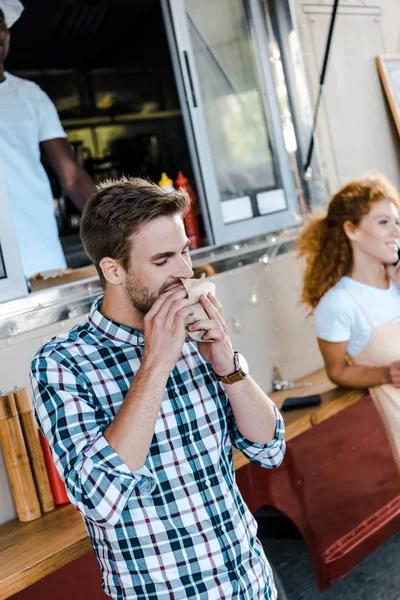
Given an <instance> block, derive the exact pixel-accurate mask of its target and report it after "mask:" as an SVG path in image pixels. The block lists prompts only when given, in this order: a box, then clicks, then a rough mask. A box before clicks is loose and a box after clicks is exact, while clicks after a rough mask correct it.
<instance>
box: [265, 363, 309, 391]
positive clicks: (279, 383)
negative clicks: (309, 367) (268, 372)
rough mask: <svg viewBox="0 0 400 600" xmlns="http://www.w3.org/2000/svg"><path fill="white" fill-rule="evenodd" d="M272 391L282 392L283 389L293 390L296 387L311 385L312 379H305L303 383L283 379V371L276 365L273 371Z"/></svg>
mask: <svg viewBox="0 0 400 600" xmlns="http://www.w3.org/2000/svg"><path fill="white" fill-rule="evenodd" d="M271 383H272V391H273V392H280V391H281V390H293V389H295V388H304V387H310V386H311V385H312V383H311V381H303V382H301V383H295V382H294V381H288V380H287V379H282V376H281V372H280V370H279V368H278V367H274V369H273V373H272V382H271Z"/></svg>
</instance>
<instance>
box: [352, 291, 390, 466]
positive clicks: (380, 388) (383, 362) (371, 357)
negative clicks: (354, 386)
mask: <svg viewBox="0 0 400 600" xmlns="http://www.w3.org/2000/svg"><path fill="white" fill-rule="evenodd" d="M343 287H344V288H345V289H346V292H347V293H348V294H350V296H351V297H352V298H353V300H354V302H355V303H356V304H357V306H358V308H359V309H360V310H361V312H362V313H363V315H364V316H365V318H366V319H367V321H368V323H369V324H370V326H371V327H372V333H371V337H370V338H369V341H368V344H367V345H366V347H365V348H364V350H362V352H360V354H357V356H352V357H351V361H352V362H353V363H354V364H356V365H359V366H363V367H385V366H388V365H390V364H391V363H392V362H395V361H398V360H400V316H399V317H397V318H396V319H393V320H391V321H388V322H387V323H384V324H383V325H377V326H374V325H373V324H372V322H371V319H370V318H369V316H368V315H367V313H366V312H365V310H364V309H363V308H362V307H361V306H360V304H359V303H358V302H357V300H356V299H355V297H354V296H353V294H352V293H351V292H350V290H348V289H347V288H346V286H343ZM369 393H370V395H371V397H372V400H373V402H374V404H375V407H376V409H377V411H378V413H379V415H380V417H381V419H382V422H383V424H384V427H385V430H386V435H387V436H388V439H389V442H390V445H391V448H392V452H393V455H394V458H395V460H396V463H397V466H398V467H399V469H400V389H398V388H395V387H394V386H393V385H392V384H385V385H377V386H374V387H371V388H369Z"/></svg>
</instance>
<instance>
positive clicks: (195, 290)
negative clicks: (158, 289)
mask: <svg viewBox="0 0 400 600" xmlns="http://www.w3.org/2000/svg"><path fill="white" fill-rule="evenodd" d="M181 281H182V284H183V286H184V288H185V290H186V291H187V294H188V298H189V306H190V307H191V308H192V310H193V312H194V315H192V316H190V317H188V318H187V319H186V321H185V326H186V328H187V326H188V325H190V323H194V322H195V321H203V320H204V319H209V316H208V315H207V313H206V311H205V310H204V308H203V306H202V304H201V302H200V296H201V294H208V293H209V292H211V293H212V294H215V285H214V284H213V282H212V281H209V280H208V279H206V276H205V275H204V273H203V275H202V276H201V277H200V279H181ZM186 331H187V335H188V337H189V338H190V339H191V340H194V341H195V342H201V341H204V342H211V341H212V340H203V335H204V334H205V333H206V330H205V329H200V330H199V331H189V330H188V329H186Z"/></svg>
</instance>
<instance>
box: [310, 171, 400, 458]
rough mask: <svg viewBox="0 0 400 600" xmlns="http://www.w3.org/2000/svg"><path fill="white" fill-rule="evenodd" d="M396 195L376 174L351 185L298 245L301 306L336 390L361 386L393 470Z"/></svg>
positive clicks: (399, 385)
mask: <svg viewBox="0 0 400 600" xmlns="http://www.w3.org/2000/svg"><path fill="white" fill-rule="evenodd" d="M399 209H400V198H399V195H398V193H397V191H396V190H395V189H394V187H393V186H392V185H391V184H390V183H389V182H388V181H387V180H386V179H385V178H384V177H381V176H375V177H370V178H366V179H362V180H358V181H353V182H351V183H349V184H348V185H346V186H344V187H343V188H342V189H340V190H339V191H338V192H337V194H335V195H334V196H333V198H332V199H331V201H330V203H329V207H328V213H327V215H326V216H325V217H324V218H318V219H314V220H313V221H312V222H311V223H309V224H308V226H307V227H306V228H305V229H304V231H303V232H302V234H301V236H300V238H299V241H298V250H299V254H300V256H304V257H305V258H306V269H305V272H304V282H303V284H304V285H303V292H302V302H303V303H304V304H306V305H307V306H308V307H309V308H310V310H311V312H313V313H314V320H315V327H316V333H317V338H318V343H319V347H320V350H321V353H322V356H323V358H324V362H325V367H326V371H327V373H328V376H329V378H330V379H331V380H332V381H333V382H334V383H336V384H337V385H340V386H344V387H353V388H369V392H370V395H371V396H372V398H373V400H374V403H375V406H376V407H377V409H378V412H379V414H380V415H381V418H382V420H383V423H384V425H385V428H386V432H387V435H388V438H389V441H390V443H391V446H392V450H393V454H394V457H395V459H396V461H397V464H398V466H399V468H400V292H399V289H398V288H397V287H396V285H395V283H394V282H393V281H392V280H391V278H390V276H391V275H392V274H393V273H392V272H393V265H394V264H395V263H397V261H398V247H399V243H400V219H399Z"/></svg>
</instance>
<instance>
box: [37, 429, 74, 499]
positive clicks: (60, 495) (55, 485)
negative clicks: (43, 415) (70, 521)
mask: <svg viewBox="0 0 400 600" xmlns="http://www.w3.org/2000/svg"><path fill="white" fill-rule="evenodd" d="M39 438H40V444H41V446H42V450H43V456H44V462H45V463H46V469H47V474H48V476H49V481H50V487H51V491H52V492H53V497H54V504H55V505H56V506H58V505H59V504H67V503H68V502H69V501H70V500H69V498H68V496H67V492H66V491H65V485H64V482H63V481H62V480H61V477H60V476H59V474H58V471H57V469H56V467H55V464H54V461H53V457H52V455H51V450H50V446H49V444H48V441H47V440H46V438H45V437H44V435H43V434H42V432H41V431H39Z"/></svg>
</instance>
